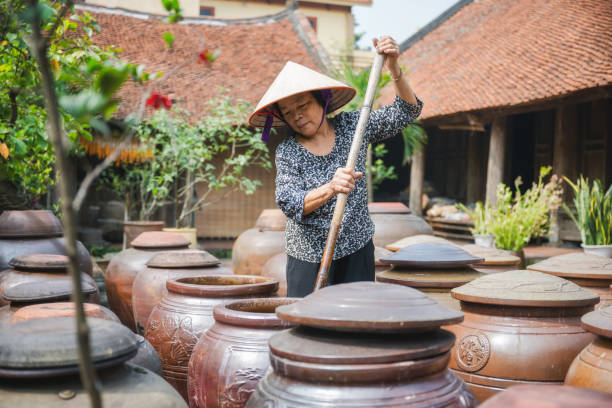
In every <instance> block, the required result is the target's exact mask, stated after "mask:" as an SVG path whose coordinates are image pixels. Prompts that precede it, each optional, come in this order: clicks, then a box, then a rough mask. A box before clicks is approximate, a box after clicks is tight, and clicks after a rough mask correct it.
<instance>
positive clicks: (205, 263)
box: [132, 250, 232, 334]
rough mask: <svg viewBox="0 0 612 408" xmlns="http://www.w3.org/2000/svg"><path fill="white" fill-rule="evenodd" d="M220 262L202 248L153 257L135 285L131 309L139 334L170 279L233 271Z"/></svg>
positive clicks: (135, 281) (133, 285) (224, 273)
mask: <svg viewBox="0 0 612 408" xmlns="http://www.w3.org/2000/svg"><path fill="white" fill-rule="evenodd" d="M219 264H220V262H219V260H218V259H217V258H215V257H214V256H212V255H211V254H209V253H208V252H206V251H199V250H183V251H171V252H159V253H157V254H156V255H155V256H153V257H152V258H151V259H150V260H149V261H148V262H147V264H146V268H145V269H144V270H142V271H140V272H138V274H137V275H136V278H134V283H133V284H132V308H133V310H134V320H135V322H136V328H137V331H138V333H141V334H142V333H144V329H145V327H146V325H147V320H148V319H149V315H150V314H151V311H152V310H153V308H154V307H155V305H157V304H158V303H159V301H160V300H161V299H162V297H163V296H164V294H165V293H167V291H166V281H167V280H168V279H176V278H188V277H195V276H204V275H231V274H232V271H231V269H229V268H225V267H223V266H220V265H219Z"/></svg>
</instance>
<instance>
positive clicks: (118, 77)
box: [94, 67, 128, 97]
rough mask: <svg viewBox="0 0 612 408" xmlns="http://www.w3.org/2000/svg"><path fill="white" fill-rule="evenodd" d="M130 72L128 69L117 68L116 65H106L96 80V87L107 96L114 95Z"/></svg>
mask: <svg viewBox="0 0 612 408" xmlns="http://www.w3.org/2000/svg"><path fill="white" fill-rule="evenodd" d="M127 76H128V72H127V70H126V69H121V70H119V69H117V68H114V67H104V68H102V70H100V73H99V74H98V76H97V77H96V80H95V82H94V85H95V87H96V88H97V89H98V90H99V91H100V92H102V94H104V95H105V96H107V97H110V96H112V95H113V94H114V93H115V92H116V91H117V90H118V89H119V88H121V85H123V83H124V82H125V80H126V79H127Z"/></svg>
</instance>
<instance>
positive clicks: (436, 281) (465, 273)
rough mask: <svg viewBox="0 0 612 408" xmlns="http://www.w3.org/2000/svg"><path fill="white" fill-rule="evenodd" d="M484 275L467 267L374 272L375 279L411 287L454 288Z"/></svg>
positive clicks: (395, 268) (394, 269) (396, 269)
mask: <svg viewBox="0 0 612 408" xmlns="http://www.w3.org/2000/svg"><path fill="white" fill-rule="evenodd" d="M484 275H485V274H484V273H482V272H478V271H475V270H474V269H472V268H469V267H464V268H457V269H441V270H435V269H423V270H418V269H417V270H413V269H401V268H397V267H394V268H393V269H391V270H388V271H384V272H380V273H378V274H376V280H377V281H378V282H387V283H395V284H398V285H406V286H411V287H413V288H456V287H459V286H461V285H465V284H466V283H468V282H471V281H473V280H474V279H478V278H480V277H482V276H484Z"/></svg>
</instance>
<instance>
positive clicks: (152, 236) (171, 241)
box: [131, 231, 191, 249]
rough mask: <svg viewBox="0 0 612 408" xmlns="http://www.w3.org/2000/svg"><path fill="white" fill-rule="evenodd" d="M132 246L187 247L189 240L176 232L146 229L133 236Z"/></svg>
mask: <svg viewBox="0 0 612 408" xmlns="http://www.w3.org/2000/svg"><path fill="white" fill-rule="evenodd" d="M131 244H132V246H133V247H134V248H145V249H146V248H187V247H188V246H189V245H190V244H191V241H189V240H188V239H187V238H185V237H184V236H183V235H181V234H177V233H176V232H165V231H146V232H143V233H142V234H140V235H139V236H137V237H136V238H134V240H133V241H132V243H131Z"/></svg>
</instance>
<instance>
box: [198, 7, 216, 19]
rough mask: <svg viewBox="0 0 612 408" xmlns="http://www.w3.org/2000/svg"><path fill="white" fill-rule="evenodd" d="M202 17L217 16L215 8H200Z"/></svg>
mask: <svg viewBox="0 0 612 408" xmlns="http://www.w3.org/2000/svg"><path fill="white" fill-rule="evenodd" d="M200 15H201V16H210V17H214V16H215V8H214V7H203V6H200Z"/></svg>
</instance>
